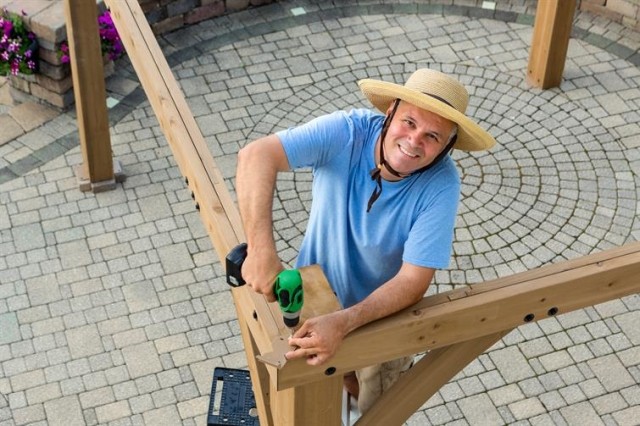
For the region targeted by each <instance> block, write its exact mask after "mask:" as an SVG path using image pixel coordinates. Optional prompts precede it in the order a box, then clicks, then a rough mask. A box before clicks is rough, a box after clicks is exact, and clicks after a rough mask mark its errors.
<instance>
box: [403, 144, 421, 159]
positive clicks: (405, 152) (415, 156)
mask: <svg viewBox="0 0 640 426" xmlns="http://www.w3.org/2000/svg"><path fill="white" fill-rule="evenodd" d="M398 149H399V150H400V152H401V153H403V154H404V155H406V156H407V157H409V158H418V157H420V155H419V154H416V153H414V152H411V151H410V150H408V149H406V148H405V147H403V146H402V145H401V144H398Z"/></svg>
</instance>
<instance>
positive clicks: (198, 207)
mask: <svg viewBox="0 0 640 426" xmlns="http://www.w3.org/2000/svg"><path fill="white" fill-rule="evenodd" d="M196 210H198V211H200V204H199V203H196Z"/></svg>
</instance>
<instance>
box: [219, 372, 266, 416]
mask: <svg viewBox="0 0 640 426" xmlns="http://www.w3.org/2000/svg"><path fill="white" fill-rule="evenodd" d="M223 425H224V426H260V422H259V420H258V410H257V408H256V400H255V397H254V396H253V389H252V388H251V377H250V376H249V372H248V371H246V370H237V369H234V368H222V367H216V368H215V370H214V371H213V383H212V384H211V399H210V401H209V415H208V416H207V426H223Z"/></svg>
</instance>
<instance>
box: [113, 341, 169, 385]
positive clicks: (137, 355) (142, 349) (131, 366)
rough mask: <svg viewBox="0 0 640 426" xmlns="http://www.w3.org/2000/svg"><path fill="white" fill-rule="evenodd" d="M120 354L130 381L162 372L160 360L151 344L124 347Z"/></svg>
mask: <svg viewBox="0 0 640 426" xmlns="http://www.w3.org/2000/svg"><path fill="white" fill-rule="evenodd" d="M122 354H123V356H124V359H125V362H126V365H127V369H128V370H129V375H130V376H131V378H132V379H135V378H138V377H143V376H146V375H148V374H152V373H157V372H159V371H161V370H162V365H161V364H160V359H159V357H158V354H157V352H156V350H155V347H154V346H153V343H151V342H147V343H141V344H138V345H133V346H127V347H124V348H122Z"/></svg>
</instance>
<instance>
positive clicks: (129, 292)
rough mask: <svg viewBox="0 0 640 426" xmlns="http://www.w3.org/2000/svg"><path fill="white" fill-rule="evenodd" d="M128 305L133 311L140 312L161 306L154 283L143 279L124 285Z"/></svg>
mask: <svg viewBox="0 0 640 426" xmlns="http://www.w3.org/2000/svg"><path fill="white" fill-rule="evenodd" d="M122 291H123V293H124V297H125V300H126V302H127V306H128V308H129V311H130V312H131V313H135V312H140V311H144V310H148V309H152V308H156V307H158V306H160V301H159V300H158V296H157V294H156V291H155V288H154V287H153V284H152V283H151V282H149V281H143V282H139V283H135V284H131V285H128V286H125V287H123V289H122Z"/></svg>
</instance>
